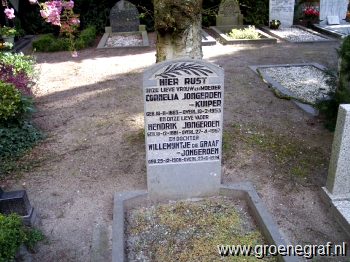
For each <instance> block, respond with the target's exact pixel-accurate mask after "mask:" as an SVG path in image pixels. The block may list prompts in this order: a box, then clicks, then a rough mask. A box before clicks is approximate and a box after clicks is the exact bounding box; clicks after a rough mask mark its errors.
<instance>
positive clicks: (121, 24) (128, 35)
mask: <svg viewBox="0 0 350 262" xmlns="http://www.w3.org/2000/svg"><path fill="white" fill-rule="evenodd" d="M109 20H110V26H108V27H106V28H105V33H104V34H103V37H102V39H101V41H100V43H99V44H98V46H97V49H110V48H126V47H132V48H133V47H148V46H149V41H148V36H147V32H146V30H145V26H144V25H140V18H139V12H138V11H137V8H136V7H135V6H134V5H133V4H132V3H130V2H128V1H124V0H121V1H119V2H117V3H116V4H115V5H114V6H113V7H112V9H111V11H110V15H109Z"/></svg>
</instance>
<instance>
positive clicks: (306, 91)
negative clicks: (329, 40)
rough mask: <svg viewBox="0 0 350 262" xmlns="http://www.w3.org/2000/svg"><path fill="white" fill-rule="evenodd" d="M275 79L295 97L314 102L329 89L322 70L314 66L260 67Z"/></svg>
mask: <svg viewBox="0 0 350 262" xmlns="http://www.w3.org/2000/svg"><path fill="white" fill-rule="evenodd" d="M261 71H263V72H265V73H266V74H268V75H269V76H270V77H272V78H273V79H274V80H275V81H277V82H278V83H280V84H281V85H282V86H284V87H285V88H287V89H289V90H290V91H292V92H293V93H294V94H295V96H296V97H299V98H302V99H305V100H306V101H308V102H310V103H315V102H316V98H319V97H325V96H326V95H327V93H328V92H329V91H330V88H329V86H328V85H327V84H326V83H325V75H324V72H323V71H321V70H320V69H318V68H316V67H314V66H290V67H285V66H283V67H268V68H261Z"/></svg>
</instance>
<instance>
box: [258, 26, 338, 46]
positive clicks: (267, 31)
mask: <svg viewBox="0 0 350 262" xmlns="http://www.w3.org/2000/svg"><path fill="white" fill-rule="evenodd" d="M292 28H298V29H301V30H304V31H306V32H308V33H310V34H313V35H317V36H319V37H322V38H323V39H322V40H316V41H310V40H307V41H293V40H290V39H287V38H283V37H281V36H279V35H278V34H277V31H276V30H273V29H271V28H269V27H267V26H263V27H261V30H262V31H264V32H266V33H268V34H269V35H272V36H273V37H276V38H278V39H281V40H285V41H288V42H290V43H295V44H301V43H318V42H329V41H335V39H334V38H331V37H328V36H326V35H323V34H321V33H319V32H316V31H314V30H311V29H309V28H306V27H304V26H301V25H293V26H292Z"/></svg>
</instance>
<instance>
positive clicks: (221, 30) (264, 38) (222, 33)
mask: <svg viewBox="0 0 350 262" xmlns="http://www.w3.org/2000/svg"><path fill="white" fill-rule="evenodd" d="M247 27H248V26H246V25H242V26H211V27H210V28H211V29H212V30H213V31H214V33H215V35H216V36H217V37H218V38H219V40H220V42H221V43H222V44H226V45H237V44H276V43H277V39H276V38H275V37H272V36H270V35H268V34H266V33H265V32H263V31H261V30H259V29H255V30H256V31H257V32H258V33H259V34H260V36H261V38H259V39H232V38H229V37H228V36H227V35H226V33H228V32H230V31H231V30H232V29H234V28H235V29H244V28H247Z"/></svg>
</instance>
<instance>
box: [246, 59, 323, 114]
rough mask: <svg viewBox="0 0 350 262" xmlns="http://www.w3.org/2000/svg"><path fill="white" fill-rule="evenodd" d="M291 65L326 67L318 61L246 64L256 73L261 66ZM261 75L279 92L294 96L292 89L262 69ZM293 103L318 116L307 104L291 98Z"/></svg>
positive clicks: (321, 68)
mask: <svg viewBox="0 0 350 262" xmlns="http://www.w3.org/2000/svg"><path fill="white" fill-rule="evenodd" d="M292 66H314V67H316V68H318V69H320V70H322V71H323V70H325V69H327V68H326V67H324V66H323V65H320V64H318V63H300V64H277V65H276V64H275V65H253V66H248V67H249V68H250V69H251V70H253V71H254V72H255V73H256V74H258V72H257V69H261V68H266V67H292ZM260 72H261V74H262V76H263V77H264V79H265V80H266V81H267V82H269V83H270V84H271V85H273V86H274V87H276V88H277V89H278V90H279V91H280V92H281V93H283V94H285V95H290V96H296V97H297V95H295V94H294V93H293V92H292V91H290V90H289V89H288V88H286V87H284V86H283V85H281V84H280V83H278V82H277V81H276V80H274V79H273V78H272V77H270V76H269V75H268V74H266V73H265V72H263V71H260ZM291 100H292V101H293V102H294V103H295V104H297V105H298V106H299V107H301V108H302V109H303V110H304V111H306V112H307V113H309V114H311V115H313V116H318V115H319V114H318V112H317V110H316V109H315V108H314V107H313V106H311V105H308V104H304V103H302V102H300V101H298V100H294V99H291Z"/></svg>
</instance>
